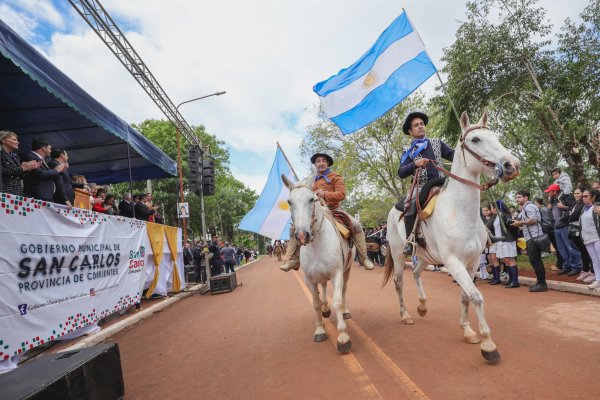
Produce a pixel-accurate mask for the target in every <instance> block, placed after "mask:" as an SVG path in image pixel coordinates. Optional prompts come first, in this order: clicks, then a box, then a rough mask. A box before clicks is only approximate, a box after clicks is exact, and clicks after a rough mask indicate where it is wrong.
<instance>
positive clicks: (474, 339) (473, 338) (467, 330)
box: [460, 269, 481, 344]
mask: <svg viewBox="0 0 600 400" xmlns="http://www.w3.org/2000/svg"><path fill="white" fill-rule="evenodd" d="M474 275H475V269H471V271H469V277H470V278H471V281H472V280H473V276H474ZM460 303H461V311H460V326H462V328H463V337H464V339H465V342H467V343H472V344H476V343H480V342H481V340H479V336H477V333H476V332H475V331H474V330H473V329H471V325H470V324H469V303H470V300H469V295H467V293H466V292H465V291H464V290H461V294H460Z"/></svg>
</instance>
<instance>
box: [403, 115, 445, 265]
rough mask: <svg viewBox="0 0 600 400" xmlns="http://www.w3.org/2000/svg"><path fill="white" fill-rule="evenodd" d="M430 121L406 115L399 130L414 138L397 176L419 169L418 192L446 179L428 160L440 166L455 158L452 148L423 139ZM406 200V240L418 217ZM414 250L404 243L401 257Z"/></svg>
mask: <svg viewBox="0 0 600 400" xmlns="http://www.w3.org/2000/svg"><path fill="white" fill-rule="evenodd" d="M428 122H429V117H427V115H426V114H424V113H422V112H413V113H410V114H408V117H406V120H405V121H404V124H403V125H402V130H403V131H404V133H405V134H406V135H410V136H412V138H413V141H412V143H411V144H410V146H408V147H407V148H406V149H405V150H404V152H403V153H402V157H401V158H400V168H398V176H399V177H400V178H406V177H409V176H412V175H414V173H415V171H416V170H417V168H421V170H420V171H421V172H420V175H419V178H418V182H417V184H418V185H419V192H420V191H421V189H423V187H424V186H425V184H426V183H427V187H426V190H427V189H429V188H430V187H432V186H436V185H442V184H443V182H444V179H445V175H443V174H442V173H441V172H440V171H438V170H437V169H435V167H434V166H433V165H432V164H430V162H429V161H430V160H433V161H436V162H437V163H438V164H441V162H442V159H445V160H448V161H452V160H453V159H454V149H452V148H451V147H450V146H448V145H447V144H446V143H444V142H442V140H441V139H428V138H426V137H425V136H426V135H427V131H426V129H425V127H426V126H427V123H428ZM414 197H415V196H414V194H413V198H410V199H408V198H407V200H406V202H405V204H408V203H409V202H410V207H409V209H408V212H407V213H406V215H405V216H404V226H405V227H406V237H408V236H409V235H410V233H411V232H412V230H413V226H414V224H415V220H416V218H417V215H416V205H415V198H414ZM412 253H413V248H412V244H411V243H406V246H405V247H404V254H406V255H411V254H412Z"/></svg>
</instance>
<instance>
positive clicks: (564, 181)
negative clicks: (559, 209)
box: [552, 168, 573, 194]
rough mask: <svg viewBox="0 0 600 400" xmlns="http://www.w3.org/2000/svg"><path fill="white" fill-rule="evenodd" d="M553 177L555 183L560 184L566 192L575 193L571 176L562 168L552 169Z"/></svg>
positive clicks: (561, 188)
mask: <svg viewBox="0 0 600 400" xmlns="http://www.w3.org/2000/svg"><path fill="white" fill-rule="evenodd" d="M552 177H553V178H554V183H555V184H556V185H558V187H559V188H560V190H561V191H562V192H563V193H564V194H569V193H573V183H572V182H571V177H570V176H569V175H567V173H566V172H562V171H561V170H560V168H554V169H553V170H552Z"/></svg>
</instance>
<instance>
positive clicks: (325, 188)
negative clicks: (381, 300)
mask: <svg viewBox="0 0 600 400" xmlns="http://www.w3.org/2000/svg"><path fill="white" fill-rule="evenodd" d="M310 162H311V163H312V164H313V165H314V166H315V168H316V169H317V175H316V176H315V181H314V183H313V187H312V189H313V191H314V193H315V195H316V196H317V197H319V198H320V199H323V200H324V201H325V203H326V204H327V207H328V208H329V209H330V210H332V211H342V209H341V208H340V203H341V202H342V201H343V200H344V199H345V198H346V185H345V184H344V179H343V178H342V176H341V175H340V174H338V173H336V172H332V171H331V166H332V165H333V158H332V157H331V156H330V155H328V154H324V153H316V154H314V155H313V156H312V157H311V158H310ZM342 212H343V211H342ZM346 216H347V217H348V219H349V220H350V221H351V230H352V238H353V240H354V243H355V244H356V251H357V253H358V260H359V262H360V263H361V264H362V265H363V266H364V267H365V269H373V263H372V262H371V260H369V258H368V257H367V243H366V242H365V234H364V232H363V229H362V226H361V225H360V222H358V221H357V220H355V219H354V218H352V217H351V216H350V215H348V214H346ZM290 233H291V234H290V242H289V245H288V250H287V254H286V258H287V259H288V262H287V263H286V264H283V265H282V266H281V267H279V268H280V269H281V270H283V271H286V272H287V271H289V270H290V269H296V270H297V269H298V268H300V246H298V241H297V240H296V237H295V235H294V227H293V226H292V229H291V232H290Z"/></svg>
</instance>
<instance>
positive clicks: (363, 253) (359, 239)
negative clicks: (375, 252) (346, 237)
mask: <svg viewBox="0 0 600 400" xmlns="http://www.w3.org/2000/svg"><path fill="white" fill-rule="evenodd" d="M352 238H353V239H354V244H355V245H356V252H357V253H358V261H359V262H360V263H361V264H362V265H363V266H364V267H365V269H373V267H374V265H373V262H372V261H371V260H369V257H367V242H366V241H365V233H364V232H363V231H362V229H361V231H360V232H358V233H355V234H354V235H353V236H352Z"/></svg>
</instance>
